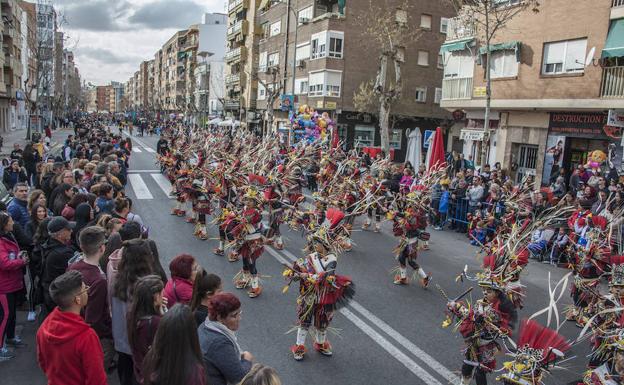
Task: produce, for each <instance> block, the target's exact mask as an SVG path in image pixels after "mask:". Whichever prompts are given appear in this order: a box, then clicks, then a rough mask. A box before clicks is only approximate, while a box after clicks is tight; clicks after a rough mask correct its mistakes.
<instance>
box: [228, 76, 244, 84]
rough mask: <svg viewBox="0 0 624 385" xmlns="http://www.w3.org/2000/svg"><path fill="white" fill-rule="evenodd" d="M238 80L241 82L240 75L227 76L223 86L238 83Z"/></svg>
mask: <svg viewBox="0 0 624 385" xmlns="http://www.w3.org/2000/svg"><path fill="white" fill-rule="evenodd" d="M240 80H241V76H240V74H234V75H228V76H226V77H225V84H236V83H240Z"/></svg>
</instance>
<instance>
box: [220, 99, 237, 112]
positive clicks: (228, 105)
mask: <svg viewBox="0 0 624 385" xmlns="http://www.w3.org/2000/svg"><path fill="white" fill-rule="evenodd" d="M223 104H224V105H223V107H224V108H225V109H226V110H228V111H231V110H234V111H238V110H240V101H238V100H226V101H225V103H223Z"/></svg>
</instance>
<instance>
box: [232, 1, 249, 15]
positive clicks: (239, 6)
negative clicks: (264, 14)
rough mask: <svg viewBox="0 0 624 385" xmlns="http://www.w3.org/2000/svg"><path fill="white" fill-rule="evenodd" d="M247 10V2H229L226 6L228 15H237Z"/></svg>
mask: <svg viewBox="0 0 624 385" xmlns="http://www.w3.org/2000/svg"><path fill="white" fill-rule="evenodd" d="M247 8H249V0H231V1H230V2H229V4H228V14H230V13H237V12H240V11H242V10H243V9H247Z"/></svg>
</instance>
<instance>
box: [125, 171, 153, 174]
mask: <svg viewBox="0 0 624 385" xmlns="http://www.w3.org/2000/svg"><path fill="white" fill-rule="evenodd" d="M158 172H160V170H128V174H141V173H148V174H153V173H158Z"/></svg>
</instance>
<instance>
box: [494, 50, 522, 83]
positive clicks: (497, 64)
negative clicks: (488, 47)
mask: <svg viewBox="0 0 624 385" xmlns="http://www.w3.org/2000/svg"><path fill="white" fill-rule="evenodd" d="M491 55H492V57H491V60H490V76H491V77H492V79H499V78H511V77H514V76H518V59H517V57H516V51H515V50H510V49H506V50H501V51H494V52H492V54H491Z"/></svg>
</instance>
